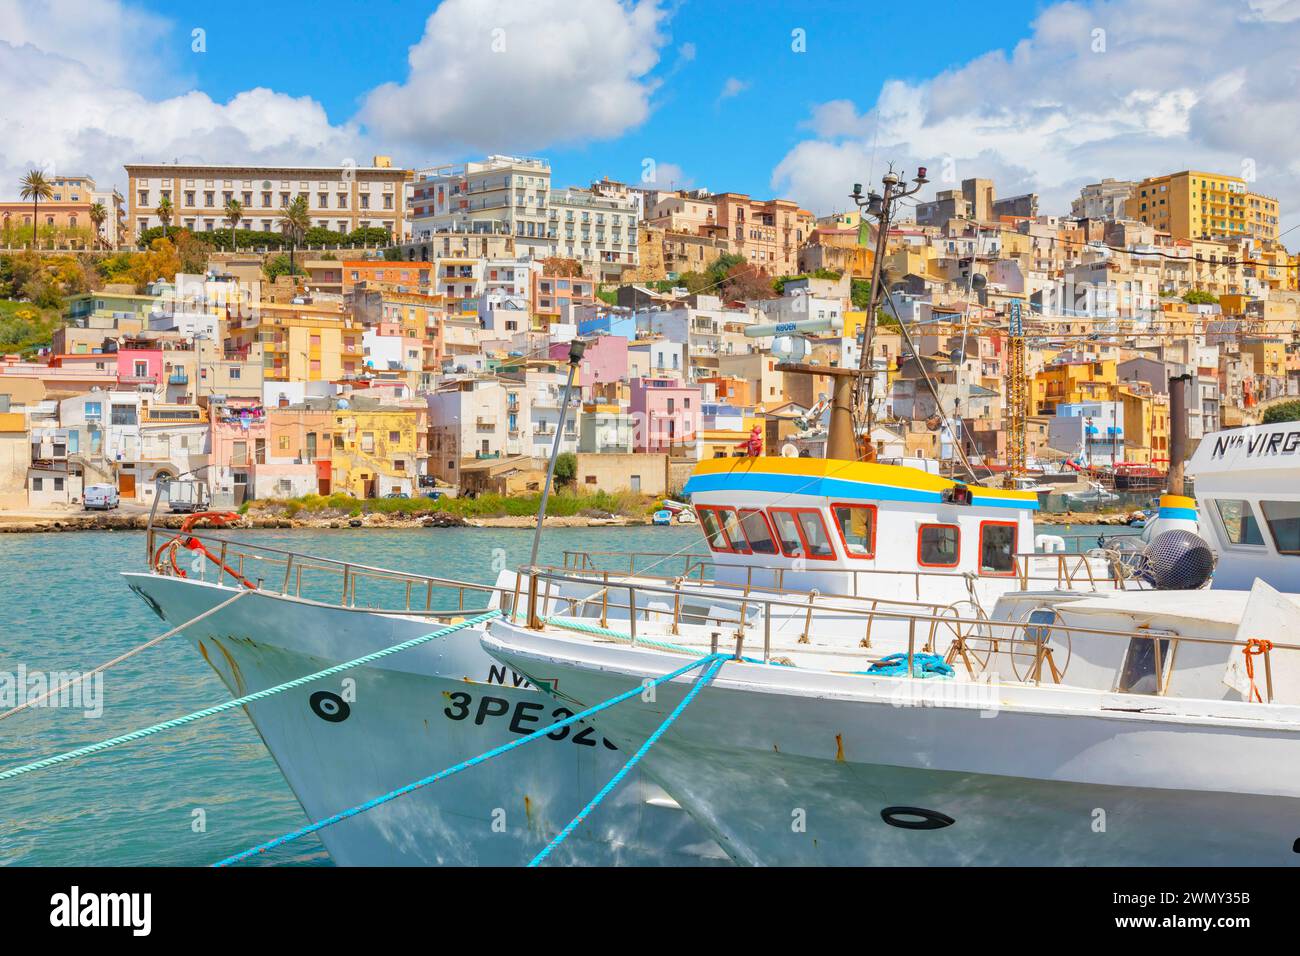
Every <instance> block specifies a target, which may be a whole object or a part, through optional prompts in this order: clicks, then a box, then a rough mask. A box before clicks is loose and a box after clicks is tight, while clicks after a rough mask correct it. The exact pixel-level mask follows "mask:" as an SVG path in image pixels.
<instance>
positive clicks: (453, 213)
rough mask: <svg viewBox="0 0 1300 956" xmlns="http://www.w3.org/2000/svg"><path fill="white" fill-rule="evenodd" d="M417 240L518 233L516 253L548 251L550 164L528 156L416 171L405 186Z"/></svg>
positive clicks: (489, 158) (516, 235) (539, 254)
mask: <svg viewBox="0 0 1300 956" xmlns="http://www.w3.org/2000/svg"><path fill="white" fill-rule="evenodd" d="M407 192H408V194H409V195H408V202H409V206H410V216H411V233H412V237H413V238H414V240H415V241H416V242H420V241H422V240H424V239H428V238H431V237H432V236H433V235H434V234H435V233H440V232H448V231H451V232H465V233H496V234H503V235H513V236H514V237H515V248H516V254H527V255H536V256H538V257H541V256H544V255H546V254H548V252H549V247H550V246H549V242H548V236H547V214H546V213H547V208H548V205H547V203H548V199H549V196H550V192H551V164H550V163H549V162H548V161H547V160H544V159H536V158H532V157H526V156H502V155H493V156H489V157H488V158H487V159H486V160H485V161H483V162H476V163H459V164H449V165H444V166H434V167H431V168H429V169H421V170H417V171H416V173H415V178H414V180H413V181H412V182H411V184H410V186H409V187H408V189H407Z"/></svg>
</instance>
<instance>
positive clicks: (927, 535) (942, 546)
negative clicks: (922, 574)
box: [916, 524, 961, 568]
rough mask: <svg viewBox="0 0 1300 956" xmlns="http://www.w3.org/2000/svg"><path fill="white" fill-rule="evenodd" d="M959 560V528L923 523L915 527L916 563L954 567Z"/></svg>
mask: <svg viewBox="0 0 1300 956" xmlns="http://www.w3.org/2000/svg"><path fill="white" fill-rule="evenodd" d="M959 561H961V528H959V527H957V525H955V524H923V525H921V526H920V527H919V528H917V529H916V563H917V564H919V565H920V566H921V567H923V568H955V567H957V564H958V562H959Z"/></svg>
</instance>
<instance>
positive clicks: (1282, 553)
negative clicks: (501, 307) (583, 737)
mask: <svg viewBox="0 0 1300 956" xmlns="http://www.w3.org/2000/svg"><path fill="white" fill-rule="evenodd" d="M1188 470H1189V471H1190V472H1191V473H1193V474H1194V475H1195V476H1196V478H1197V484H1196V488H1197V499H1196V500H1195V501H1190V500H1187V499H1181V500H1180V499H1179V498H1177V497H1175V496H1166V497H1165V498H1164V499H1162V501H1161V508H1160V512H1159V514H1158V515H1157V516H1156V518H1155V519H1154V520H1153V521H1152V522H1151V523H1150V525H1151V526H1150V527H1149V528H1148V529H1147V533H1150V534H1151V535H1152V537H1151V538H1150V540H1149V543H1148V546H1147V548H1146V551H1145V554H1144V558H1145V561H1144V563H1143V565H1142V567H1141V569H1140V570H1139V571H1138V572H1137V574H1136V575H1135V576H1136V577H1137V579H1138V580H1139V581H1141V582H1142V583H1143V584H1144V585H1145V586H1141V587H1129V586H1123V587H1114V588H1109V589H1081V588H1079V587H1075V586H1072V585H1070V586H1060V587H1025V588H1017V589H1008V590H1005V591H1003V592H1002V593H1000V594H999V595H998V596H997V598H996V600H995V602H994V604H993V607H992V610H991V612H990V613H989V614H988V616H987V617H982V616H980V615H978V614H975V613H974V612H973V611H972V612H965V613H962V614H960V615H959V616H957V615H954V616H951V617H946V616H945V615H942V614H934V613H930V612H928V611H927V610H926V609H922V608H905V607H902V606H899V605H890V606H881V605H873V606H870V607H866V608H863V607H861V606H858V605H855V604H854V603H853V602H851V601H849V600H846V599H845V598H842V597H838V596H836V597H830V596H823V597H821V598H819V600H818V605H819V610H820V612H821V613H822V614H825V615H834V614H836V613H838V614H841V615H843V616H844V623H845V625H846V626H847V621H848V620H849V619H850V618H851V617H856V618H857V620H858V622H859V627H858V630H859V632H860V633H869V634H870V635H871V639H870V641H865V640H864V641H862V642H860V643H858V644H847V643H845V642H843V641H842V640H838V639H836V638H835V637H830V638H827V637H825V636H824V635H823V631H822V630H821V629H820V628H817V627H814V628H811V629H809V630H807V631H805V632H802V633H799V632H794V633H792V632H790V631H789V630H782V629H777V628H773V627H770V626H769V623H770V622H772V621H775V620H778V619H780V617H781V616H782V614H785V613H789V611H790V610H792V607H791V605H792V604H793V603H794V602H792V601H791V599H790V597H789V596H788V595H784V594H779V593H771V592H764V593H754V592H753V591H750V592H747V593H746V594H745V595H743V597H742V596H738V597H737V599H736V600H735V602H734V603H733V605H732V607H733V609H734V608H736V607H739V606H740V605H741V604H742V603H743V605H744V607H745V610H746V612H745V613H734V611H733V615H732V619H731V621H730V622H728V623H729V626H727V627H726V628H720V627H719V624H718V622H716V621H704V622H698V623H697V622H689V623H688V622H685V621H683V620H681V619H680V618H679V617H678V616H676V615H675V614H674V613H673V611H672V609H673V608H675V607H676V606H677V605H678V604H680V603H681V601H683V600H685V597H684V596H682V595H681V592H680V588H673V587H665V588H662V589H656V590H655V592H654V593H653V595H652V594H649V593H644V594H643V595H642V603H641V604H640V605H639V606H638V607H636V608H635V609H633V610H634V613H633V616H632V617H631V618H630V619H629V620H626V621H623V622H622V624H621V627H620V628H618V629H621V630H622V631H623V632H624V633H623V635H621V636H616V635H614V634H613V631H615V630H616V628H615V627H614V626H613V625H612V624H611V626H610V628H609V629H608V630H609V631H610V633H604V634H596V633H592V632H591V631H589V630H588V631H585V632H584V631H579V630H575V629H573V628H571V627H566V626H565V617H566V615H565V614H551V615H548V616H543V615H541V614H539V613H533V612H530V613H529V614H528V615H526V620H525V621H524V622H520V621H518V620H510V621H505V620H503V621H496V622H493V623H492V624H491V625H490V627H489V629H488V633H487V634H486V636H485V637H484V639H483V644H484V647H485V648H486V649H487V650H488V652H489V653H490V654H492V656H493V657H495V658H496V659H498V660H500V661H502V662H503V663H504V664H507V665H509V666H510V667H512V668H513V669H515V670H517V671H519V672H520V673H523V674H526V675H533V676H534V677H535V678H536V679H538V680H544V681H545V686H546V687H547V688H548V689H549V690H550V691H551V693H552V694H553V695H554V696H555V697H556V698H557V699H559V700H563V701H565V702H566V703H567V704H568V705H569V706H570V707H573V708H582V707H586V706H589V705H591V704H594V703H596V702H600V701H605V700H608V699H609V698H611V697H612V696H614V695H615V694H616V693H618V692H620V691H624V690H626V689H627V688H628V687H635V686H638V685H641V684H642V683H643V682H645V681H647V680H652V679H655V678H660V677H662V675H664V674H668V673H672V672H673V671H675V670H677V669H678V668H680V667H681V666H682V664H683V661H690V660H691V659H692V658H694V659H695V660H697V661H700V662H705V663H707V662H710V661H713V662H715V664H716V665H717V667H718V669H717V670H716V671H713V670H710V671H709V672H708V675H707V676H708V677H709V678H710V679H709V681H708V683H707V686H705V685H704V683H703V682H702V678H700V677H698V676H697V675H696V674H687V675H684V676H682V677H678V678H676V679H675V680H672V681H671V682H668V683H665V684H662V685H661V686H659V687H658V688H657V693H656V695H654V698H653V699H652V700H644V699H640V700H635V701H631V702H628V703H627V704H624V705H620V706H618V707H612V708H609V709H607V710H604V711H602V712H601V713H600V714H599V715H598V716H596V717H595V718H594V720H595V724H596V726H597V728H598V729H599V731H600V732H601V733H602V734H604V735H606V736H608V737H609V738H610V739H611V740H613V741H615V742H616V743H617V744H618V745H619V746H620V747H621V748H622V749H623V750H629V749H631V748H634V747H638V746H641V745H643V744H644V743H645V742H646V741H647V740H648V739H649V738H650V737H651V734H652V733H654V732H655V731H656V730H657V728H659V727H660V726H661V725H662V723H663V722H664V721H665V719H666V717H667V716H668V715H669V714H670V713H673V712H674V711H675V709H676V708H678V707H679V706H681V705H683V704H684V702H686V700H687V696H686V695H687V694H688V692H691V691H692V690H694V694H695V696H694V697H693V698H692V699H691V700H690V702H689V709H687V710H685V711H683V712H680V716H679V717H678V719H677V720H676V723H674V724H673V725H672V729H671V731H670V732H668V733H664V734H663V736H662V737H660V738H658V739H657V741H656V742H655V743H654V746H653V747H651V748H650V749H649V750H647V751H646V752H645V754H644V758H643V760H642V761H641V763H640V764H639V767H640V768H644V770H645V771H646V773H647V774H648V775H649V776H651V777H652V778H653V779H655V780H656V781H658V782H659V783H661V784H662V785H663V786H664V787H665V789H666V790H667V791H668V793H669V794H670V795H671V796H672V797H673V798H674V799H675V800H676V801H677V802H678V803H679V804H680V805H681V806H682V807H684V808H685V809H686V810H687V812H689V813H690V814H691V815H692V816H693V817H694V818H695V819H696V820H697V821H699V822H700V823H701V825H703V826H704V827H706V828H707V829H708V831H709V832H710V834H711V835H712V836H713V837H714V838H715V839H716V840H717V841H718V843H719V844H720V845H721V846H722V847H723V848H724V849H725V850H726V852H727V854H728V855H729V856H730V857H731V858H732V859H733V860H735V861H736V862H738V863H742V864H755V865H761V864H775V865H801V864H805V865H806V864H834V865H839V864H853V865H862V864H881V865H886V864H889V865H893V864H913V865H957V864H983V865H989V864H998V863H1015V864H1047V865H1224V864H1238V865H1296V864H1298V863H1300V852H1298V851H1297V847H1300V827H1298V826H1297V823H1296V821H1297V820H1298V819H1300V760H1298V759H1297V757H1300V653H1298V652H1300V638H1297V637H1296V635H1297V634H1300V596H1298V595H1297V593H1296V592H1297V591H1300V480H1297V479H1300V429H1297V428H1296V427H1295V426H1294V424H1287V425H1278V426H1267V427H1265V428H1258V429H1247V430H1242V431H1240V432H1225V433H1220V434H1217V435H1211V436H1208V437H1206V438H1205V439H1204V440H1203V441H1202V443H1201V445H1200V446H1199V448H1198V450H1197V452H1196V455H1195V456H1194V458H1193V459H1192V461H1191V463H1190V464H1189V467H1188ZM692 481H694V479H692ZM697 487H703V486H697ZM738 493H739V492H732V493H731V494H732V496H733V497H734V495H735V494H738ZM835 493H836V494H840V493H841V491H840V489H838V488H837V489H835ZM738 504H739V503H738ZM971 504H972V505H973V504H974V502H972V503H971ZM970 506H971V505H958V506H957V507H958V508H961V507H970ZM706 510H707V509H706ZM1201 514H1204V515H1206V516H1207V518H1208V520H1200V516H1201ZM945 517H947V516H945ZM957 523H958V525H959V527H961V528H962V530H963V531H964V530H965V527H967V526H969V525H965V526H963V525H961V523H960V518H958V519H957ZM972 523H973V521H972ZM980 523H981V524H982V523H983V522H982V521H981V522H980ZM881 527H882V530H883V528H884V520H883V518H882V520H881ZM922 527H923V523H918V524H917V526H916V528H915V530H914V532H913V533H914V534H919V532H920V531H921V529H922ZM1193 529H1196V531H1199V533H1196V531H1194V530H1193ZM891 532H892V534H894V535H899V534H901V533H902V529H901V528H900V527H899V526H898V525H894V526H893V528H892V529H891ZM980 550H981V551H982V550H983V548H981V549H980ZM1216 559H1217V566H1216V564H1215V561H1216ZM1018 571H1019V568H1018V567H1017V568H1015V569H1014V570H1013V574H1014V573H1017V572H1018ZM1211 574H1212V578H1211ZM1207 581H1210V582H1211V587H1210V588H1205V587H1204V585H1205V583H1206V582H1207ZM549 583H552V584H554V583H556V582H555V580H554V579H553V578H552V579H551V580H550V582H549ZM1126 583H1127V582H1126ZM534 591H535V593H537V594H541V593H544V591H543V589H540V588H538V589H534ZM537 600H540V598H537ZM582 613H583V608H582V607H581V606H579V605H578V604H574V605H573V606H572V607H570V608H569V609H568V610H567V615H568V616H570V618H571V619H576V618H578V617H581V615H582ZM887 635H889V636H887ZM724 660H725V663H723V662H722V661H724ZM543 675H544V676H543ZM697 681H701V683H699V684H697V683H696V682H697Z"/></svg>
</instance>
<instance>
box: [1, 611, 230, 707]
mask: <svg viewBox="0 0 1300 956" xmlns="http://www.w3.org/2000/svg"><path fill="white" fill-rule="evenodd" d="M251 593H252V592H251V591H240V592H239V593H238V594H236V595H235V596H234V597H231V598H227V599H226V600H224V601H222V602H221V603H220V604H218V605H217V606H216V607H210V608H208V609H207V610H206V611H204V612H203V613H202V614H199V615H197V616H196V617H192V618H190V619H189V620H188V621H186V622H185V623H184V624H180V625H178V626H176V627H173V628H172V629H171V630H170V631H168V632H167V633H166V634H159V635H158V636H157V637H155V638H152V639H150V640H147V641H145V642H144V643H143V644H139V645H137V646H135V647H133V648H131V650H129V651H127V652H126V653H125V654H122V655H120V656H119V657H115V658H113V659H112V660H111V661H109V662H108V663H106V664H100V665H99V666H98V667H96V668H95V669H94V670H92V671H86V673H84V674H79V675H78V676H76V677H74V678H72V680H70V681H67V682H65V683H63V684H60V685H59V686H58V687H55V688H54V689H53V690H48V691H46V692H45V693H44V694H41V696H39V697H33V698H32V699H31V700H27V701H23V702H22V703H21V704H19V705H18V706H17V707H11V708H10V709H9V710H6V711H5V712H4V713H3V714H0V720H4V719H5V718H6V717H12V716H13V715H14V714H16V713H18V712H19V711H20V710H26V709H27V708H28V707H35V706H36V705H37V704H39V703H40V702H41V701H43V700H48V699H49V698H51V697H53V696H54V695H55V694H58V693H62V692H63V691H65V690H67V689H68V688H69V687H71V686H72V685H73V684H79V683H81V682H82V681H84V680H86V679H87V678H89V677H94V676H95V675H96V674H102V673H103V672H104V671H106V670H108V669H109V668H110V667H115V666H117V665H118V664H120V663H122V662H123V661H125V660H128V659H130V658H132V657H135V655H137V654H139V653H140V652H141V651H145V650H148V649H149V648H151V647H153V646H155V645H157V644H161V643H162V642H163V641H165V640H167V638H169V637H174V636H176V635H177V634H179V633H180V632H181V631H183V630H185V629H186V628H187V627H189V626H191V625H193V624H197V623H199V621H201V620H203V619H204V618H205V617H209V616H211V615H213V614H216V613H217V612H218V611H220V610H221V609H222V608H225V607H229V606H230V605H232V604H234V603H235V602H236V601H238V600H239V599H240V598H241V597H243V596H244V595H246V594H251Z"/></svg>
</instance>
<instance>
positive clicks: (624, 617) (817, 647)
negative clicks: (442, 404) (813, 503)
mask: <svg viewBox="0 0 1300 956" xmlns="http://www.w3.org/2000/svg"><path fill="white" fill-rule="evenodd" d="M597 574H599V575H601V576H599V577H598V576H596V575H597ZM608 574H609V572H592V571H585V572H584V571H575V569H572V568H568V569H566V568H555V567H536V568H531V569H530V568H524V569H521V570H520V575H519V578H518V582H519V583H518V584H517V588H522V589H524V590H522V591H519V590H517V592H516V596H515V600H514V601H513V602H512V603H511V607H512V608H518V609H520V610H523V611H524V612H525V613H524V614H522V615H520V614H518V613H510V614H509V616H510V617H511V618H512V619H513V620H515V621H516V622H517V623H519V622H520V618H521V617H522V619H523V623H525V625H526V626H527V627H530V628H532V629H535V630H541V629H542V628H543V627H545V626H546V624H547V622H555V621H556V620H557V619H558V620H560V621H561V622H562V619H563V618H565V617H566V616H567V617H572V618H578V619H590V618H593V617H596V614H595V613H588V612H587V609H588V608H593V609H594V608H599V620H600V624H601V627H602V628H605V629H608V627H609V623H610V620H611V617H612V616H613V620H614V621H615V623H617V624H618V625H620V626H627V627H628V630H629V633H628V635H627V638H628V639H629V641H630V643H631V645H632V646H636V645H637V644H638V643H640V644H642V645H643V646H645V647H647V648H651V649H655V650H664V651H667V652H679V653H685V652H692V650H691V649H690V648H686V647H680V646H675V645H673V644H671V643H666V642H664V641H663V640H662V638H663V637H664V636H670V637H679V636H681V635H682V634H683V633H684V632H683V630H682V628H683V625H699V626H703V627H706V628H709V627H716V628H717V630H716V631H713V632H712V634H711V647H712V650H713V651H714V652H717V650H718V647H719V645H722V646H725V647H726V648H727V650H728V651H730V649H731V648H732V647H733V646H734V649H735V656H736V658H737V659H740V658H741V657H743V656H744V655H745V653H746V648H747V647H748V648H750V651H749V652H750V653H754V652H756V651H757V648H758V647H760V646H761V648H762V660H763V662H764V663H768V662H771V661H773V660H777V661H778V662H779V661H780V660H781V659H780V658H774V657H773V648H772V637H773V624H774V622H775V623H777V624H784V623H786V622H788V621H790V620H796V621H799V620H802V621H805V622H806V623H805V624H804V625H803V628H802V630H801V632H800V633H799V636H798V637H797V638H796V639H795V644H797V645H798V653H799V654H800V655H809V656H814V657H816V656H827V657H837V658H843V657H845V656H850V657H851V656H853V655H854V653H855V651H861V652H864V661H863V662H864V663H865V664H869V663H874V660H875V659H874V657H873V656H872V654H871V653H870V652H871V647H872V642H871V639H870V635H871V629H872V626H873V624H875V623H878V622H880V621H890V622H904V623H906V625H907V628H908V639H907V666H908V672H909V673H911V672H912V668H913V663H914V659H915V656H916V655H917V654H919V653H927V654H935V653H940V652H941V651H942V653H943V656H944V659H945V661H946V662H947V663H949V664H953V665H957V664H960V665H961V666H963V667H965V668H966V670H967V673H968V674H969V675H970V677H971V678H973V679H974V678H977V677H978V676H979V675H980V674H982V673H983V672H985V671H986V670H987V668H988V666H989V664H990V663H991V662H993V661H994V660H997V659H1003V658H1005V659H1006V660H1008V661H1009V662H1010V666H1011V668H1012V672H1013V675H1014V677H1015V681H1014V683H1018V684H1034V685H1040V684H1042V683H1043V681H1044V680H1045V679H1048V680H1050V681H1052V682H1053V683H1055V684H1062V683H1063V682H1064V680H1063V679H1064V677H1065V673H1066V670H1067V668H1068V666H1069V659H1068V658H1067V660H1066V661H1065V663H1064V664H1062V663H1061V662H1059V661H1057V660H1056V656H1055V653H1054V648H1053V647H1051V646H1050V645H1049V641H1050V640H1051V638H1052V637H1054V636H1056V637H1059V638H1061V639H1062V640H1064V641H1065V642H1067V645H1068V647H1069V653H1070V655H1071V656H1072V654H1073V641H1074V639H1075V638H1077V637H1092V638H1099V639H1107V640H1124V641H1130V642H1131V641H1133V640H1149V641H1151V642H1152V656H1153V661H1154V666H1153V673H1154V675H1156V680H1155V681H1154V689H1153V691H1152V693H1151V695H1150V696H1165V695H1166V694H1167V692H1168V689H1169V684H1170V681H1171V679H1172V677H1173V676H1174V668H1173V662H1174V656H1175V654H1176V653H1177V648H1178V646H1179V645H1180V644H1205V645H1215V646H1221V647H1225V648H1241V649H1244V650H1246V651H1247V652H1248V653H1250V652H1251V651H1252V645H1253V649H1254V653H1256V654H1258V656H1259V657H1261V658H1262V668H1263V683H1264V688H1263V689H1262V691H1261V700H1262V701H1264V702H1267V703H1273V694H1274V688H1273V664H1272V660H1273V658H1272V655H1273V654H1274V653H1275V652H1279V651H1290V652H1295V651H1300V644H1294V643H1284V642H1281V641H1273V640H1270V641H1269V642H1268V643H1265V644H1261V643H1260V642H1259V641H1255V640H1251V639H1242V640H1238V639H1236V638H1232V639H1228V638H1219V637H1208V636H1199V635H1188V634H1182V633H1180V632H1178V631H1177V630H1176V629H1174V628H1169V627H1143V628H1139V629H1137V630H1131V631H1128V630H1119V629H1115V628H1103V627H1088V626H1084V625H1079V624H1068V623H1065V622H1064V621H1062V620H1061V618H1060V615H1059V614H1055V615H1053V617H1054V619H1053V620H1052V621H1033V620H1029V619H1028V617H1027V616H1026V619H1023V620H1001V619H994V618H990V617H989V616H988V615H986V614H985V613H984V612H983V611H982V610H981V609H979V608H978V606H974V607H973V608H971V609H969V610H967V609H965V608H964V607H963V605H969V604H970V602H967V601H958V602H954V603H953V604H949V605H940V604H937V603H934V602H911V601H905V600H901V599H886V598H875V599H865V598H857V597H854V596H853V595H841V594H821V595H819V594H816V592H813V595H812V597H807V596H805V597H802V598H796V597H795V596H793V595H790V594H768V593H763V592H762V591H760V590H758V589H755V590H753V591H750V592H746V593H743V594H739V595H733V596H727V595H725V594H713V593H711V594H710V595H709V597H710V599H711V601H712V602H713V605H714V606H712V607H710V608H709V613H706V614H701V613H700V612H699V611H698V610H688V609H686V608H684V606H683V600H684V598H688V597H689V596H690V594H689V592H685V591H683V589H682V587H681V586H680V583H681V582H676V583H668V582H665V583H657V582H655V581H653V580H649V579H647V578H645V577H644V576H638V577H637V579H636V580H635V581H631V580H627V579H624V580H617V579H615V580H612V581H608V582H607V581H606V577H605V576H606V575H608ZM566 584H567V585H578V586H583V587H585V588H587V589H588V590H587V591H586V592H585V593H582V594H575V593H564V591H563V587H564V585H566ZM553 586H558V587H553ZM654 596H659V597H662V598H665V599H669V600H664V601H659V602H653V603H652V600H647V598H650V599H653V597H654ZM521 602H523V603H522V604H521ZM719 604H720V605H731V606H733V607H734V608H735V613H734V614H722V613H718V612H717V609H716V606H717V605H719ZM814 607H815V610H816V612H817V614H818V615H822V616H824V615H842V616H844V617H849V618H859V619H860V620H861V621H862V624H863V632H864V637H863V638H862V640H860V641H859V642H858V644H857V645H856V648H853V647H848V646H832V645H830V644H826V643H824V642H823V643H820V644H813V643H812V631H811V623H812V621H813V618H812V610H813V609H814ZM646 625H651V626H652V627H654V628H655V629H653V630H652V631H651V632H650V633H646V631H645V626H646ZM656 626H657V627H656ZM755 629H758V630H760V631H761V634H760V635H755V634H754V633H753V631H754V630H755ZM727 630H729V631H730V633H729V634H727V635H726V636H725V637H724V631H727ZM944 641H948V647H947V648H946V649H943V648H942V647H941V644H942V643H943V642H944ZM1162 644H1167V645H1168V647H1167V648H1165V647H1162ZM1166 655H1167V656H1166ZM1022 668H1023V673H1022V672H1021V669H1022ZM835 669H836V670H839V669H841V668H840V667H836V668H835ZM998 679H999V680H1002V677H1001V675H998ZM1107 689H1110V688H1107ZM1130 692H1133V691H1130Z"/></svg>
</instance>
